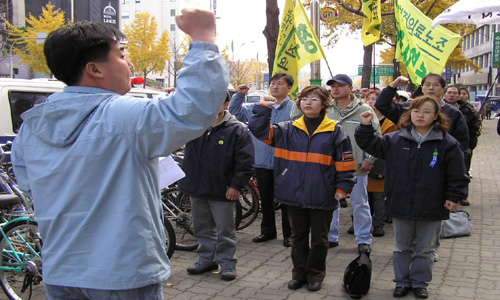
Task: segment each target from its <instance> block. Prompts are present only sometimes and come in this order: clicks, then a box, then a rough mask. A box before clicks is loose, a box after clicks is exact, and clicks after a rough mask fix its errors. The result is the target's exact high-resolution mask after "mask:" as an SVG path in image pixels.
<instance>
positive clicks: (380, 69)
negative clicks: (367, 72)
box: [358, 65, 394, 76]
mask: <svg viewBox="0 0 500 300" xmlns="http://www.w3.org/2000/svg"><path fill="white" fill-rule="evenodd" d="M372 72H373V67H372ZM393 73H394V66H393V65H375V76H392V74H393ZM358 75H359V76H361V75H363V66H358Z"/></svg>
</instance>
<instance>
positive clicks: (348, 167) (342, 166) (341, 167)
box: [335, 161, 356, 171]
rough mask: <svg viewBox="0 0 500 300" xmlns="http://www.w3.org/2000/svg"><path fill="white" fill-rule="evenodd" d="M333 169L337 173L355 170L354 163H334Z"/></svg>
mask: <svg viewBox="0 0 500 300" xmlns="http://www.w3.org/2000/svg"><path fill="white" fill-rule="evenodd" d="M335 169H337V171H354V170H356V162H355V161H336V162H335Z"/></svg>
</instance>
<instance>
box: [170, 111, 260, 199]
mask: <svg viewBox="0 0 500 300" xmlns="http://www.w3.org/2000/svg"><path fill="white" fill-rule="evenodd" d="M253 163H254V146H253V143H252V137H251V136H250V132H249V131H248V129H247V128H246V127H245V125H243V123H241V122H239V121H238V120H237V119H236V118H235V117H234V116H233V115H231V114H230V113H229V112H227V111H226V115H225V116H224V119H223V121H222V122H221V123H220V124H219V125H218V126H216V127H210V128H209V129H208V130H207V131H205V133H203V135H202V136H200V137H199V138H196V139H194V140H192V141H190V142H189V143H187V144H186V148H185V155H184V161H183V162H182V170H183V171H184V173H186V177H184V178H183V179H181V180H180V181H179V186H178V187H179V190H180V191H181V192H183V193H186V194H188V195H189V196H194V197H198V198H206V199H214V200H224V199H226V191H227V189H228V188H229V187H232V188H235V189H237V190H239V191H241V189H242V188H243V187H244V186H245V185H246V184H247V183H248V181H249V180H250V177H251V176H252V172H253Z"/></svg>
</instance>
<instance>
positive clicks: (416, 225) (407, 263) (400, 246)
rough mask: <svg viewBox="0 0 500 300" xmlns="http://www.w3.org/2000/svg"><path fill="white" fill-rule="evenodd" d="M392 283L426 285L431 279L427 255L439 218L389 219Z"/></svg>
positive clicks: (397, 284) (430, 252) (428, 256)
mask: <svg viewBox="0 0 500 300" xmlns="http://www.w3.org/2000/svg"><path fill="white" fill-rule="evenodd" d="M392 225H393V226H394V252H393V261H394V277H395V278H394V282H395V283H396V286H404V287H412V288H426V287H427V285H428V283H429V282H430V281H431V280H432V267H433V265H434V262H433V260H432V258H431V254H432V251H433V250H432V249H433V247H434V246H435V242H436V238H437V236H439V231H440V228H441V221H417V220H406V219H399V218H394V217H393V218H392Z"/></svg>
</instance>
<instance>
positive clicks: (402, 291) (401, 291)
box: [392, 286, 410, 298]
mask: <svg viewBox="0 0 500 300" xmlns="http://www.w3.org/2000/svg"><path fill="white" fill-rule="evenodd" d="M409 290H410V288H409V287H405V286H397V287H396V288H395V289H394V293H393V294H392V295H393V296H394V297H398V298H399V297H404V296H406V295H408V291H409Z"/></svg>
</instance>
